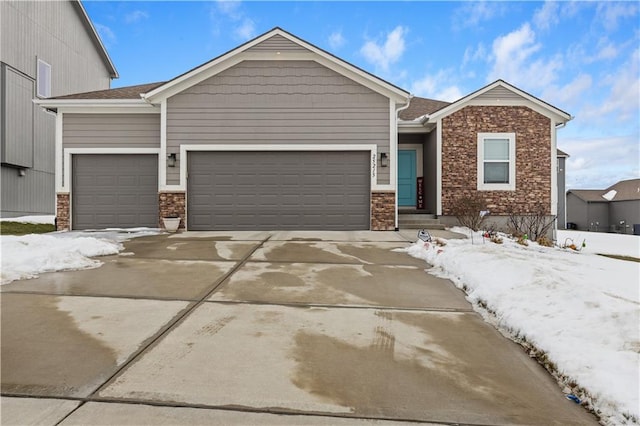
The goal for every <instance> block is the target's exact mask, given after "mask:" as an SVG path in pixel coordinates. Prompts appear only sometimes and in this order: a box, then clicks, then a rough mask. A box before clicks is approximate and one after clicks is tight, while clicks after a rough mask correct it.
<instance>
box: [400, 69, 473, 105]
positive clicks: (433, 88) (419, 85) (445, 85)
mask: <svg viewBox="0 0 640 426" xmlns="http://www.w3.org/2000/svg"><path fill="white" fill-rule="evenodd" d="M450 75H451V72H450V70H440V71H438V72H437V73H436V74H427V75H425V76H424V77H422V78H421V79H419V80H416V81H414V82H413V83H412V84H411V93H413V94H414V95H416V96H421V97H424V98H431V99H437V100H439V101H447V102H453V101H456V100H458V99H460V98H461V97H462V96H463V94H462V91H461V90H460V88H458V86H456V85H455V84H452V82H451V81H450V77H449V76H450Z"/></svg>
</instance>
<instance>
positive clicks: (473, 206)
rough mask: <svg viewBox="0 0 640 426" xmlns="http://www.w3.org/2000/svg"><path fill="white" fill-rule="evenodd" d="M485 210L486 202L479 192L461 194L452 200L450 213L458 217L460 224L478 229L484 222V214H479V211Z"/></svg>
mask: <svg viewBox="0 0 640 426" xmlns="http://www.w3.org/2000/svg"><path fill="white" fill-rule="evenodd" d="M486 210H487V202H486V201H485V199H484V198H482V197H481V196H480V195H479V194H472V195H463V196H461V197H458V198H457V199H456V200H454V202H453V205H452V208H451V213H452V214H453V215H454V216H455V217H456V219H458V222H460V225H461V226H466V227H467V228H469V229H472V230H474V231H478V230H479V229H480V228H481V227H482V224H483V223H484V221H485V219H486V216H481V215H480V212H481V211H486Z"/></svg>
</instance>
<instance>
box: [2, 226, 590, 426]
mask: <svg viewBox="0 0 640 426" xmlns="http://www.w3.org/2000/svg"><path fill="white" fill-rule="evenodd" d="M413 235H414V234H413V233H411V234H409V235H408V236H407V235H406V234H405V235H403V234H401V233H397V232H234V233H223V232H189V233H183V234H176V235H171V236H168V235H163V236H154V237H144V238H139V239H135V240H132V241H129V242H127V243H126V244H125V247H126V249H125V250H124V252H122V253H120V254H119V255H117V256H109V257H104V258H102V260H103V261H104V265H103V266H102V267H101V268H98V269H93V270H86V271H75V272H60V273H50V274H43V275H42V276H40V278H38V279H34V280H27V281H19V282H14V283H11V284H9V285H5V286H2V287H0V291H1V292H2V294H1V308H2V314H1V315H2V318H1V327H2V330H1V332H2V335H1V336H2V339H1V342H0V343H1V354H0V355H1V363H2V365H1V367H2V369H1V382H2V406H1V409H2V410H1V412H2V424H3V425H4V424H6V425H9V424H43V425H46V424H50V425H54V424H62V425H86V424H131V425H134V424H135V425H138V424H277V425H291V424H318V425H329V424H337V425H340V424H360V423H374V424H378V423H379V424H399V423H403V422H416V421H419V422H424V423H434V424H442V423H444V424H457V423H463V424H478V425H479V424H482V425H498V424H499V425H504V424H523V425H552V424H558V425H560V424H562V425H567V424H581V425H583V424H592V423H593V424H595V423H596V422H595V419H594V418H593V417H592V416H591V415H589V414H588V413H587V412H585V411H584V410H583V409H582V408H581V407H579V406H577V405H576V404H574V403H573V402H570V401H568V400H567V399H566V398H564V395H563V394H562V393H561V392H560V389H559V388H558V386H557V385H556V383H555V382H554V381H553V380H552V379H551V378H550V377H549V376H548V374H547V373H546V372H545V371H544V370H543V369H542V368H541V367H540V366H539V365H538V364H537V363H536V362H535V361H533V360H531V359H529V357H528V356H527V355H526V354H525V353H524V351H523V350H522V349H521V348H520V347H519V346H517V345H515V344H514V343H512V342H510V341H509V340H507V339H505V338H504V337H503V336H502V335H501V334H500V333H498V332H497V331H496V330H494V329H493V328H492V327H491V326H490V325H488V324H486V323H485V322H483V320H482V318H481V317H480V316H479V315H478V314H476V313H475V312H473V311H472V309H471V306H470V305H469V303H468V302H467V301H466V300H465V298H464V295H463V294H462V293H461V292H460V291H459V290H457V289H456V288H455V287H454V286H453V284H451V283H450V282H449V281H447V280H444V279H440V278H436V277H434V276H432V275H430V274H427V273H426V272H425V268H427V265H426V264H425V263H424V262H422V261H419V260H416V259H413V258H411V257H409V256H408V255H406V254H404V253H398V252H394V251H393V249H394V248H400V247H406V246H407V245H408V241H410V240H412V239H413Z"/></svg>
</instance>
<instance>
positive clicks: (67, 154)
mask: <svg viewBox="0 0 640 426" xmlns="http://www.w3.org/2000/svg"><path fill="white" fill-rule="evenodd" d="M74 154H160V148H65V149H64V172H63V173H64V178H63V182H64V184H63V191H62V192H71V174H72V170H71V156H72V155H74Z"/></svg>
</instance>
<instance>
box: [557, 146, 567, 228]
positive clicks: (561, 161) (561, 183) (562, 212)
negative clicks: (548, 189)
mask: <svg viewBox="0 0 640 426" xmlns="http://www.w3.org/2000/svg"><path fill="white" fill-rule="evenodd" d="M566 160H567V159H566V158H565V157H558V229H565V228H566V226H567V222H566V218H567V217H566V199H567V197H566V194H565V165H566V162H567V161H566Z"/></svg>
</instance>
